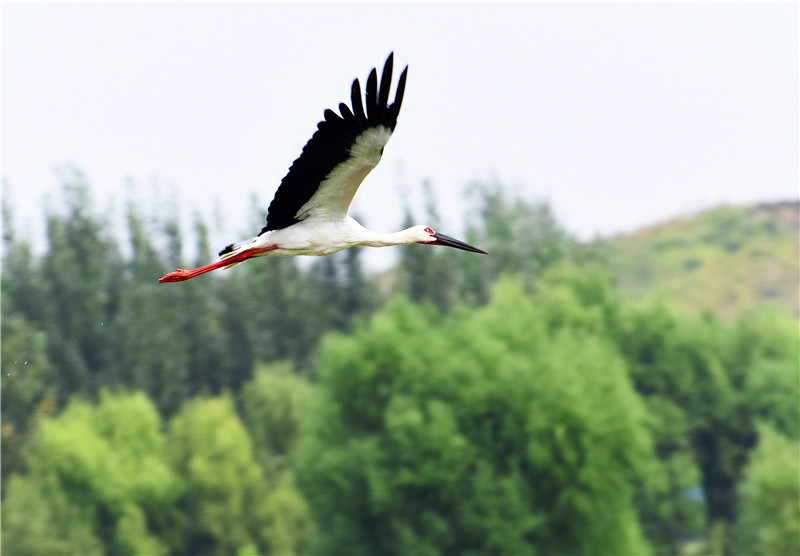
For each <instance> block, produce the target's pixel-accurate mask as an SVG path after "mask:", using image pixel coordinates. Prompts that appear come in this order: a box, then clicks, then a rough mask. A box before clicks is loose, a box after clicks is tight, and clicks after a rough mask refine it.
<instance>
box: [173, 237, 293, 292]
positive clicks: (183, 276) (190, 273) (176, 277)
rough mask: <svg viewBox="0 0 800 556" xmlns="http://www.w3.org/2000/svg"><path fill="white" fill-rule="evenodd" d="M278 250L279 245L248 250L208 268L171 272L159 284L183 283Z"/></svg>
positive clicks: (207, 266)
mask: <svg viewBox="0 0 800 556" xmlns="http://www.w3.org/2000/svg"><path fill="white" fill-rule="evenodd" d="M277 248H278V246H277V245H273V246H271V247H264V248H262V249H248V250H247V251H242V252H241V253H238V254H236V255H233V256H232V257H228V258H227V259H222V260H220V261H217V262H215V263H211V264H207V265H206V266H201V267H200V268H193V269H192V270H186V269H185V268H179V269H178V270H176V271H175V272H170V273H169V274H167V275H166V276H164V277H163V278H161V279H159V280H158V282H159V283H160V284H163V283H164V282H183V281H184V280H188V279H189V278H194V277H195V276H199V275H200V274H205V273H206V272H211V271H212V270H216V269H218V268H220V267H223V266H228V265H229V264H233V263H240V262H242V261H246V260H247V259H249V258H251V257H255V256H256V255H258V254H260V253H266V252H267V251H272V250H273V249H277Z"/></svg>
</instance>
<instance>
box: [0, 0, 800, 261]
mask: <svg viewBox="0 0 800 556" xmlns="http://www.w3.org/2000/svg"><path fill="white" fill-rule="evenodd" d="M2 17H3V19H2V35H3V37H2V71H3V74H2V87H3V89H2V93H3V97H2V119H3V122H2V134H3V136H2V139H3V143H2V165H3V168H2V175H3V179H4V184H3V186H4V187H3V193H4V195H5V196H6V197H7V199H8V200H10V201H11V203H12V205H13V207H14V209H15V213H16V225H17V227H18V228H25V229H29V230H30V231H31V233H32V234H34V236H35V235H36V234H37V233H39V234H40V233H41V220H42V218H41V211H42V206H43V205H42V202H41V200H42V198H43V197H44V196H45V195H46V194H48V193H49V194H52V192H54V191H58V188H59V179H58V170H59V169H63V168H66V167H69V166H70V165H72V166H75V167H77V168H80V169H81V170H83V171H84V172H85V174H86V175H87V177H88V180H89V182H90V183H91V185H92V187H93V191H94V192H95V197H96V200H97V205H98V208H99V209H104V208H105V207H106V206H108V203H110V202H111V200H114V202H115V203H116V207H117V209H119V211H120V212H122V207H124V204H125V202H126V200H127V199H128V198H129V197H130V196H134V197H135V198H137V199H138V200H140V201H141V203H142V206H143V207H144V208H145V210H149V209H150V207H151V206H152V204H149V203H152V199H153V198H154V190H156V189H159V188H160V189H161V190H162V191H161V193H159V195H160V196H162V197H167V196H168V192H174V193H175V194H176V195H177V197H178V199H179V201H180V203H181V205H182V206H183V207H184V210H185V211H186V214H190V213H191V211H200V212H202V213H204V214H207V215H209V216H210V215H212V214H213V210H214V209H213V208H212V207H217V209H216V210H217V216H218V218H219V220H220V225H221V226H222V228H223V230H222V231H224V234H223V235H225V234H227V235H225V237H223V238H221V239H220V240H219V241H221V242H223V243H227V242H229V241H234V240H239V239H243V236H244V235H248V236H249V235H253V234H255V233H256V232H257V231H258V229H257V228H255V229H250V227H249V226H247V224H248V223H251V222H252V214H253V211H254V209H253V207H252V206H251V197H252V195H253V194H254V193H255V194H257V195H258V197H259V198H260V200H261V203H263V205H264V206H266V205H267V204H268V203H269V201H270V200H271V198H272V195H273V193H274V191H275V188H276V187H277V185H278V184H279V182H280V180H281V178H282V177H283V175H284V174H285V173H286V171H287V169H288V167H289V165H290V164H291V162H292V161H293V160H294V159H295V158H296V157H297V156H298V155H299V153H300V151H301V149H302V147H303V145H304V144H305V142H306V141H307V140H308V138H309V137H310V136H311V134H312V133H313V131H314V130H315V126H316V123H317V122H318V121H319V120H320V119H321V117H322V112H323V110H324V109H325V108H327V107H331V108H334V107H336V106H337V105H338V103H339V102H340V101H345V100H348V99H349V90H350V84H351V82H352V80H353V78H355V77H359V78H361V80H362V83H363V82H364V80H365V79H366V76H367V74H368V72H369V70H370V69H371V68H372V67H373V66H376V65H377V66H380V65H382V64H383V62H384V60H385V58H386V55H387V54H388V53H389V52H390V51H392V50H393V51H394V52H395V66H396V67H398V66H399V67H402V66H403V65H405V64H408V65H409V76H408V84H407V87H406V94H405V99H404V101H403V109H402V111H401V113H400V117H399V121H398V125H397V129H396V131H395V134H394V136H393V137H392V140H391V141H390V143H389V145H388V146H387V148H386V151H385V154H384V157H383V161H382V162H381V164H380V165H379V166H378V167H377V168H376V169H375V170H374V171H373V172H372V174H371V175H370V176H369V177H368V178H367V180H366V181H365V183H364V185H363V186H362V188H361V190H360V191H359V194H358V195H357V196H356V200H355V202H354V205H353V207H352V209H353V210H352V212H354V213H356V214H358V215H362V223H363V224H365V225H367V226H369V227H372V228H374V229H376V230H378V231H384V232H386V231H393V230H395V229H397V228H399V227H400V226H401V217H402V211H401V210H400V206H401V204H402V202H403V201H402V199H403V195H405V194H407V193H408V192H409V191H410V192H411V193H412V204H413V206H418V197H419V193H418V189H419V188H418V185H419V183H420V182H421V181H422V180H426V179H427V180H429V181H430V182H431V184H432V185H433V187H434V190H435V192H436V197H437V200H438V202H439V208H440V212H441V214H442V220H443V225H442V227H441V228H442V231H444V232H445V233H451V234H454V235H456V234H457V233H458V232H460V231H461V230H460V228H461V226H462V215H463V212H464V201H463V197H464V195H463V191H464V188H465V186H466V185H467V184H468V183H470V182H471V181H473V180H476V179H478V180H484V181H490V180H496V181H499V182H500V183H502V184H505V185H507V186H508V187H509V189H510V190H512V191H515V192H517V193H519V194H520V195H523V196H524V197H525V198H527V199H530V200H543V201H548V202H549V203H550V204H551V206H552V207H553V209H554V211H555V213H556V215H557V216H558V218H559V219H560V221H561V222H562V223H563V225H564V226H565V227H566V228H567V229H568V230H569V231H570V232H571V233H573V234H574V235H576V236H577V237H579V238H584V239H585V238H590V237H593V236H594V235H596V234H603V235H608V234H614V233H617V232H620V231H630V230H633V229H636V228H637V227H640V226H643V225H647V224H651V223H654V222H656V221H660V220H664V219H668V218H670V217H672V216H674V215H677V214H679V213H685V212H692V211H697V210H700V209H703V208H707V207H711V206H714V205H717V204H720V203H734V204H740V203H748V202H754V201H767V200H781V199H796V198H797V197H798V164H799V163H798V152H799V151H800V145H798V64H799V63H800V62H799V61H798V5H797V3H773V4H769V3H761V2H758V3H752V4H748V3H708V4H700V3H664V4H654V3H618V4H611V3H599V4H586V3H574V4H572V3H552V4H550V3H546V4H545V3H532V4H338V3H335V4H298V3H292V4H272V3H269V4H254V3H240V4H200V3H195V4H191V3H147V4H110V3H109V4H95V3H82V4H41V3H19V4H15V3H9V2H3V4H2ZM170 194H172V193H170ZM57 198H58V196H57V195H56V196H55V197H54V199H57ZM218 233H219V232H218ZM212 247H217V246H216V245H214V246H212Z"/></svg>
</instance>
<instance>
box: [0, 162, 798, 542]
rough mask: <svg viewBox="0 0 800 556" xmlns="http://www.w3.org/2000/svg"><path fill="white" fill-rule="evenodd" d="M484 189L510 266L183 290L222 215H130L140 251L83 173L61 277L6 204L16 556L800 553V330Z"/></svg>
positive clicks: (407, 259) (57, 258)
mask: <svg viewBox="0 0 800 556" xmlns="http://www.w3.org/2000/svg"><path fill="white" fill-rule="evenodd" d="M475 191H477V194H476V195H475V201H474V202H475V206H474V207H472V214H473V215H474V216H475V217H473V218H470V219H467V221H468V222H469V224H468V229H467V230H465V231H464V234H463V235H464V237H465V238H466V240H467V241H468V242H470V243H472V244H475V245H480V246H481V247H483V248H485V249H486V250H488V251H489V252H490V253H491V256H489V257H480V256H474V255H472V254H468V253H463V252H460V251H456V250H448V249H437V248H432V247H430V246H410V247H404V248H402V250H401V251H400V253H399V262H398V263H397V265H396V266H395V267H394V268H392V269H390V270H389V271H387V272H383V273H380V274H374V273H371V272H369V271H368V270H367V269H365V267H364V264H363V261H362V260H361V258H362V255H363V253H362V252H361V251H360V250H359V249H349V250H347V251H344V252H341V253H338V254H336V255H332V256H329V257H324V258H320V259H315V260H313V261H312V262H311V264H298V263H297V262H296V261H295V260H293V259H287V258H281V257H276V258H272V259H262V260H258V261H254V262H248V263H246V264H243V265H239V266H238V267H237V268H236V269H235V270H233V271H229V272H218V273H214V274H213V275H207V276H203V277H199V278H197V279H194V280H191V281H189V282H186V283H182V284H177V285H172V284H169V285H158V284H156V280H157V278H158V277H160V276H162V275H163V274H164V273H165V272H166V271H169V270H172V269H174V268H175V267H178V266H188V265H193V264H194V263H196V262H197V263H198V264H205V263H206V262H208V261H209V260H210V259H211V253H210V252H211V249H210V247H209V245H208V227H207V226H206V224H205V223H204V222H203V221H202V219H201V218H198V219H197V221H196V223H195V227H194V230H192V231H191V233H188V234H186V233H185V231H184V230H181V229H180V226H179V225H178V223H177V222H176V221H174V220H166V221H159V220H158V219H152V218H146V217H145V216H144V215H143V214H142V213H141V212H140V211H138V210H137V209H136V208H135V204H130V205H129V207H128V210H127V215H126V223H127V231H126V234H125V237H124V238H123V239H120V237H118V234H117V233H116V232H115V231H114V230H112V229H111V228H110V226H109V225H108V222H107V221H105V220H104V218H103V217H102V216H101V215H100V214H99V213H98V212H97V210H96V209H95V208H94V206H93V204H92V200H91V197H92V190H91V188H90V187H89V186H88V185H87V184H86V183H85V180H84V179H83V178H82V177H81V176H80V175H79V174H76V175H74V176H72V178H71V179H70V180H68V182H67V183H66V184H65V185H64V189H63V200H64V203H63V208H62V209H61V210H60V211H45V215H44V217H45V218H46V222H47V246H46V248H45V249H44V251H43V252H42V253H41V254H39V252H38V251H37V250H36V249H34V246H32V245H31V244H30V243H28V242H26V241H25V240H24V239H22V237H23V236H22V234H19V232H18V230H16V229H15V228H14V221H13V207H9V206H4V216H5V217H4V249H3V274H2V339H3V342H2V458H3V460H2V487H3V488H2V493H3V500H2V505H3V506H2V510H3V511H2V526H3V529H2V530H3V536H2V545H3V546H2V547H3V550H4V552H5V553H8V554H76V553H81V554H109V555H111V554H114V555H123V554H164V555H168V554H176V555H177V554H189V553H190V554H216V553H226V554H264V555H266V554H290V553H295V554H319V553H333V554H398V555H401V554H440V553H448V554H449V553H460V554H486V553H492V554H514V555H517V554H588V553H592V554H598V553H601V554H659V555H661V554H664V555H667V554H679V553H682V554H699V553H717V554H723V553H724V554H779V553H780V554H782V553H786V554H789V553H800V531H799V530H798V523H799V522H800V483H799V482H798V481H800V479H798V477H800V462H799V461H798V452H799V451H800V444H798V442H799V441H800V414H799V413H798V411H799V409H798V403H799V402H798V400H800V377H799V376H798V369H797V361H798V360H799V358H800V347H799V346H798V334H797V321H796V319H793V318H792V317H789V316H787V315H786V311H785V310H783V309H782V308H780V307H779V308H772V307H769V306H766V305H762V306H757V307H753V306H750V307H747V308H743V309H742V310H739V311H738V312H737V313H735V315H733V316H731V314H729V313H728V312H725V314H724V315H723V314H721V313H718V312H714V311H712V310H708V309H705V310H700V311H694V312H691V311H687V309H686V306H685V304H681V303H675V302H674V301H673V300H672V299H671V298H670V297H669V296H666V297H665V296H663V295H662V296H659V295H655V296H643V295H642V293H641V291H637V292H636V294H637V295H636V296H635V298H634V297H633V296H631V295H630V294H629V292H628V291H627V290H626V288H624V287H620V286H619V284H618V282H617V280H616V276H618V270H619V267H615V266H614V265H615V264H616V263H615V262H614V261H616V260H626V261H629V260H630V259H626V258H625V257H623V256H622V255H620V252H618V251H615V252H611V253H610V252H609V249H608V247H607V246H603V245H599V244H598V245H595V244H590V245H586V244H578V243H577V242H576V241H574V240H573V239H572V238H571V237H570V236H569V234H568V233H567V231H566V230H564V229H563V228H562V227H561V226H560V224H559V223H558V222H557V221H556V219H555V217H554V216H553V214H552V212H551V211H550V209H549V208H548V206H547V205H546V204H537V203H530V202H528V201H525V200H523V199H520V198H513V197H510V196H509V195H508V194H507V193H506V192H505V191H504V190H503V188H502V187H500V186H496V185H485V184H484V185H482V186H476V188H475ZM428 212H429V214H427V215H426V216H427V217H428V219H429V220H431V219H435V218H436V214H435V213H436V211H435V203H433V202H432V201H431V203H429V207H428ZM408 220H409V221H411V220H414V218H413V215H411V214H409V215H408ZM730 221H731V220H730V218H727V220H725V222H726V226H728V227H730V226H733V225H732V224H730ZM734 228H736V229H739V228H737V227H736V226H734ZM753 233H754V234H755V232H753ZM187 235H188V236H189V237H192V238H193V239H194V240H195V241H196V242H197V248H196V249H187V247H186V246H185V245H184V244H183V243H184V241H182V239H181V238H183V237H185V236H187ZM750 235H752V234H750ZM750 235H748V234H744V235H736V237H735V240H736V242H738V243H737V247H736V252H739V250H741V249H744V248H745V247H743V246H745V245H746V244H747V241H748V238H749V237H750ZM731 237H733V236H731ZM714 241H716V240H714ZM759 241H760V240H759ZM636 248H637V249H644V247H642V246H641V245H638V244H637V247H636ZM186 251H190V252H192V255H191V257H192V260H187V256H186V255H185V254H184V253H185V252H186ZM648 253H649V255H648V257H651V258H650V259H648V260H649V261H650V263H649V264H651V268H656V267H658V265H657V264H655V263H654V262H652V261H654V260H657V257H658V252H657V250H655V251H653V252H648ZM693 253H695V255H697V251H696V250H695V251H693ZM697 256H699V255H697ZM715 256H716V255H715ZM626 264H628V263H626Z"/></svg>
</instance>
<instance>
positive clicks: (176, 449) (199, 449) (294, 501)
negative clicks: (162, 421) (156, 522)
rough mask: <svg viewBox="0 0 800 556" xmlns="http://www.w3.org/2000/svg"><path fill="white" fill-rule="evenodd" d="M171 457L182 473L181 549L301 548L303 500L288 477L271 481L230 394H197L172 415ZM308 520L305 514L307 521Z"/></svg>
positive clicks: (268, 550)
mask: <svg viewBox="0 0 800 556" xmlns="http://www.w3.org/2000/svg"><path fill="white" fill-rule="evenodd" d="M168 441H169V442H168V450H167V452H168V457H169V461H170V462H171V464H172V466H173V467H174V469H175V470H176V471H177V473H178V474H179V475H180V476H181V477H183V478H184V481H185V486H186V490H185V495H184V496H183V497H182V498H181V499H180V500H179V501H178V506H179V507H180V508H181V510H182V515H183V518H184V521H183V523H182V525H181V530H182V534H181V535H180V537H181V539H182V543H181V545H180V546H177V547H175V548H174V550H176V551H177V552H179V553H183V554H216V553H227V554H234V553H236V552H238V551H240V550H253V549H255V550H257V551H259V553H263V554H285V553H290V552H295V551H298V550H300V549H302V546H303V544H302V542H303V539H302V538H297V537H294V536H293V535H294V534H295V533H297V532H298V530H301V531H302V527H301V526H298V522H302V520H303V518H302V516H303V511H304V507H305V506H304V502H303V500H302V499H301V498H300V497H299V495H298V494H297V491H296V490H294V488H293V486H292V484H291V482H290V481H288V480H287V481H275V482H274V483H273V484H269V483H268V481H267V479H266V478H265V476H264V472H263V470H262V469H261V468H260V467H259V465H258V463H257V462H256V459H255V454H254V452H253V447H252V443H251V440H250V436H249V434H248V432H247V429H246V428H245V427H244V425H243V424H242V422H241V421H240V419H239V417H238V416H237V414H236V411H235V408H234V405H233V401H232V399H231V398H230V396H227V395H225V396H220V397H216V398H206V399H199V398H198V399H194V400H192V401H190V402H188V403H187V404H186V405H184V407H183V408H181V410H180V412H179V413H178V414H177V415H176V416H175V417H174V418H173V419H172V421H171V423H170V427H169V435H168ZM306 523H307V520H306Z"/></svg>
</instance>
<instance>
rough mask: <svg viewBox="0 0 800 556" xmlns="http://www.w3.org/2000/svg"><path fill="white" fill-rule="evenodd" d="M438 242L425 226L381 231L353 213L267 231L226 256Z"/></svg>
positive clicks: (319, 252) (318, 252) (317, 253)
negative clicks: (249, 252) (333, 218)
mask: <svg viewBox="0 0 800 556" xmlns="http://www.w3.org/2000/svg"><path fill="white" fill-rule="evenodd" d="M433 241H436V238H435V237H434V236H433V233H432V230H430V228H426V227H425V226H413V227H411V228H408V229H406V230H402V231H400V232H395V233H391V234H381V233H378V232H373V231H372V230H368V229H367V228H365V227H363V226H362V225H361V224H359V223H358V222H356V221H355V220H354V219H353V218H351V217H350V216H345V218H344V220H329V219H326V218H320V217H314V216H309V217H308V218H306V219H305V220H303V221H302V222H298V223H297V224H295V225H293V226H289V227H288V228H283V229H281V230H272V231H270V232H265V233H263V234H261V235H260V236H258V237H255V238H253V239H252V240H250V241H246V242H243V243H240V244H238V245H236V248H235V249H234V250H233V251H231V252H230V253H226V254H225V255H224V256H223V258H228V257H231V256H233V255H235V254H237V253H240V252H242V251H246V250H249V249H260V248H264V247H272V246H274V245H276V246H278V248H277V249H274V250H272V251H266V252H264V253H260V254H259V255H257V256H261V257H263V256H284V257H293V256H295V255H313V256H321V255H330V254H331V253H336V252H337V251H341V250H342V249H347V248H348V247H355V246H358V245H364V246H367V247H387V246H390V245H407V244H411V243H425V242H433Z"/></svg>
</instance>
